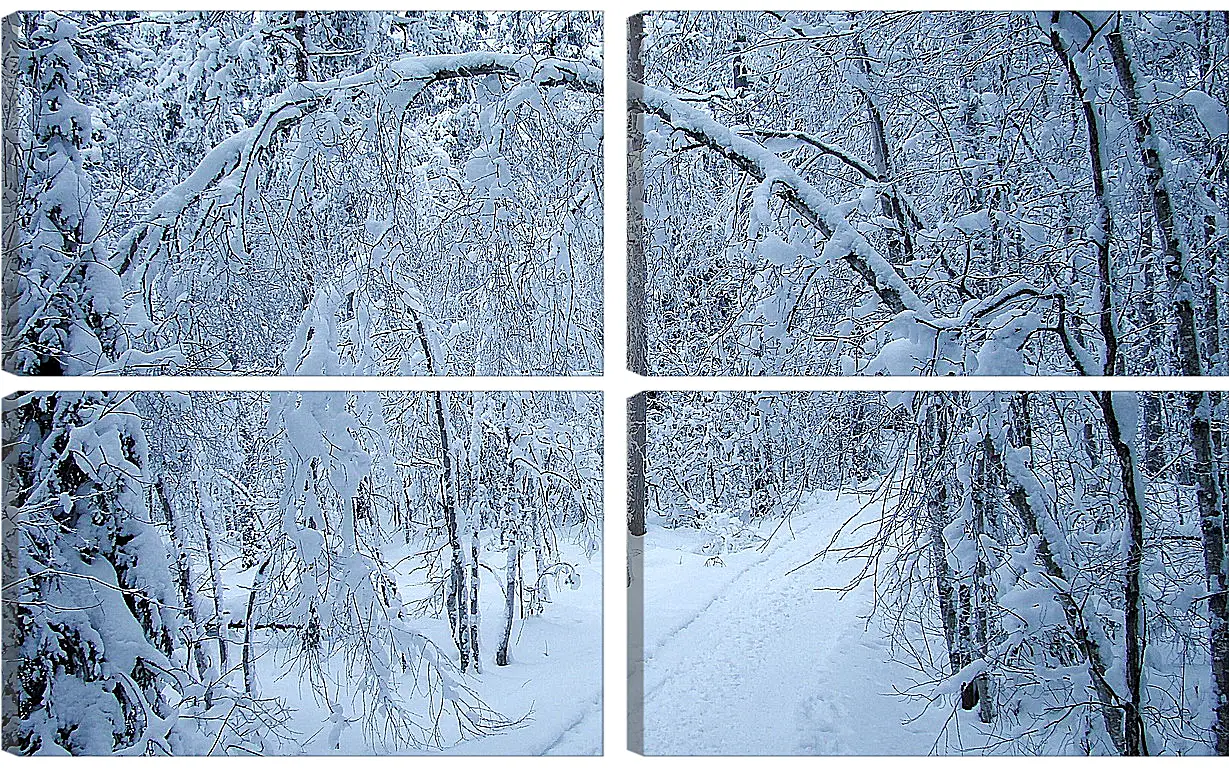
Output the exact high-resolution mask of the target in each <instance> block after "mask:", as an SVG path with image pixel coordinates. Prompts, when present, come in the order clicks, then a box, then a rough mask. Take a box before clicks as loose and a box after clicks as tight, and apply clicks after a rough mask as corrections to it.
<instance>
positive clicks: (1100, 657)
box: [629, 392, 1229, 755]
mask: <svg viewBox="0 0 1229 768" xmlns="http://www.w3.org/2000/svg"><path fill="white" fill-rule="evenodd" d="M1211 395H1212V393H1200V392H1196V393H1186V392H1138V393H1137V392H1114V393H1099V392H993V393H970V392H917V393H887V394H884V393H873V392H870V393H868V392H655V393H650V394H649V397H648V398H647V400H648V438H649V439H648V444H647V457H646V464H647V472H646V474H645V475H644V476H642V477H640V478H639V481H640V483H641V484H642V486H643V490H642V493H643V497H642V498H643V499H644V502H645V506H644V507H643V508H642V509H641V510H639V512H641V513H643V515H644V517H643V518H642V519H639V520H637V519H635V515H636V512H637V510H635V509H633V533H637V532H638V531H637V528H639V531H640V532H641V533H640V535H635V536H633V537H632V543H631V545H630V546H631V550H632V566H633V567H632V570H631V573H630V575H631V580H632V587H633V597H632V598H629V600H630V602H631V603H632V604H637V603H641V604H642V605H643V624H642V625H641V626H634V627H633V629H634V630H635V631H637V632H639V633H641V634H640V636H637V637H634V638H633V639H632V641H631V642H632V646H633V652H632V658H631V659H630V662H631V664H632V672H633V676H632V690H633V695H632V697H631V700H630V702H629V706H630V707H631V709H632V714H631V718H632V720H631V722H632V726H631V728H630V737H629V738H630V741H631V746H632V748H633V749H634V750H636V751H640V752H643V753H645V754H736V755H746V754H1003V753H1006V754H1109V755H1119V754H1125V755H1145V754H1151V755H1158V754H1169V755H1175V754H1226V753H1227V752H1229V696H1227V695H1226V693H1227V691H1229V623H1227V622H1226V571H1227V570H1229V569H1227V567H1226V565H1227V560H1226V556H1225V544H1224V538H1225V529H1224V520H1225V516H1224V514H1223V509H1224V499H1225V495H1226V490H1227V489H1229V456H1227V455H1226V447H1225V437H1226V434H1225V432H1226V422H1225V419H1224V414H1223V410H1218V411H1217V414H1218V415H1217V417H1216V418H1215V419H1214V420H1213V421H1212V432H1211V442H1212V445H1213V446H1214V450H1213V451H1212V453H1211V454H1207V453H1201V452H1200V450H1199V446H1198V445H1192V443H1191V442H1190V441H1189V439H1188V435H1189V431H1188V425H1187V424H1186V423H1185V422H1187V421H1188V420H1189V418H1190V411H1189V408H1188V401H1189V400H1192V399H1193V400H1195V401H1197V402H1198V403H1199V408H1200V409H1202V411H1203V412H1205V413H1206V411H1207V409H1209V403H1210V402H1211V401H1212V397H1211ZM1104 400H1112V401H1113V402H1114V403H1115V404H1116V411H1117V412H1118V413H1131V414H1139V413H1143V412H1147V411H1149V410H1153V409H1154V410H1156V411H1157V412H1158V413H1159V414H1160V421H1161V422H1162V423H1163V424H1164V429H1162V430H1160V431H1156V432H1153V431H1149V430H1148V429H1147V427H1146V423H1145V422H1144V421H1142V420H1140V419H1137V418H1134V419H1133V418H1124V419H1121V420H1118V421H1112V420H1109V419H1107V418H1106V413H1107V411H1106V409H1105V408H1104V406H1103V401H1104ZM635 481H636V479H635V478H633V479H632V482H633V484H634V483H635ZM633 498H635V494H634V493H633ZM1209 504H1211V505H1213V508H1212V509H1209V508H1208V505H1209Z"/></svg>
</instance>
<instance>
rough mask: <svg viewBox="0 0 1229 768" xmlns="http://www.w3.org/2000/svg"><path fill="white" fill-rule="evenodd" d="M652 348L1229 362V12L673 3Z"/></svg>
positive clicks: (836, 362) (636, 295)
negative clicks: (697, 6)
mask: <svg viewBox="0 0 1229 768" xmlns="http://www.w3.org/2000/svg"><path fill="white" fill-rule="evenodd" d="M629 45H630V56H631V60H630V62H629V69H630V77H631V82H630V83H629V106H630V110H631V112H632V115H631V117H630V120H629V125H630V130H631V137H630V147H631V156H630V158H629V175H630V183H629V195H630V200H629V208H630V214H629V240H630V242H631V245H630V247H629V255H628V268H629V275H628V289H629V297H628V313H629V340H630V341H629V343H630V347H629V362H630V365H629V367H630V368H631V369H632V370H633V371H635V372H638V373H642V374H649V373H653V374H660V375H729V376H744V375H760V374H764V375H834V374H844V375H849V374H872V373H887V374H895V375H902V374H904V375H908V374H934V375H946V374H952V373H955V374H982V375H1017V374H1045V375H1049V374H1088V375H1115V374H1136V375H1139V374H1163V375H1183V376H1195V375H1201V374H1220V375H1224V374H1225V373H1226V372H1227V370H1226V367H1225V365H1226V364H1225V356H1224V350H1226V348H1229V338H1227V334H1229V323H1225V322H1224V321H1223V319H1222V318H1224V317H1225V312H1226V310H1227V309H1229V308H1227V307H1226V306H1225V302H1226V298H1225V294H1226V290H1227V288H1229V284H1227V279H1229V278H1227V275H1229V268H1227V267H1226V259H1225V255H1224V254H1225V252H1226V245H1225V244H1226V237H1227V235H1229V223H1227V222H1229V192H1227V191H1226V190H1227V189H1229V153H1227V151H1226V150H1227V145H1229V139H1227V138H1226V104H1227V103H1229V63H1227V62H1229V14H1226V13H1224V12H1221V11H1212V12H1205V11H1198V12H1195V11H1192V12H1180V13H1152V12H1149V13H1135V12H1130V13H1128V12H1121V13H1119V12H1096V13H1076V12H1053V13H1051V12H1038V13H1005V12H973V11H961V12H953V13H934V12H922V11H907V12H883V11H857V12H787V13H775V12H758V11H755V12H752V11H747V12H652V13H646V14H641V15H639V16H635V17H632V19H631V26H630V36H629Z"/></svg>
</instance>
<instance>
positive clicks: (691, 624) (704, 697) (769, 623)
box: [644, 492, 951, 755]
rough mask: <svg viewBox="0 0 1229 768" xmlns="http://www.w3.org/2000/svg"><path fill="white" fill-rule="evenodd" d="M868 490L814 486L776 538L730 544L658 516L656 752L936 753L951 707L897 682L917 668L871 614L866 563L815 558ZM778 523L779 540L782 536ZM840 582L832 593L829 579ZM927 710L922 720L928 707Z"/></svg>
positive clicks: (649, 738)
mask: <svg viewBox="0 0 1229 768" xmlns="http://www.w3.org/2000/svg"><path fill="white" fill-rule="evenodd" d="M862 501H863V498H861V497H859V496H857V495H855V494H851V493H848V492H846V493H843V494H841V495H840V496H837V495H836V494H816V495H815V496H814V497H812V498H811V499H810V500H809V501H804V503H803V504H802V506H801V508H800V510H799V511H798V512H796V513H795V514H794V515H793V516H792V518H791V519H789V520H788V521H786V523H785V524H784V525H782V526H781V527H780V528H779V529H777V530H776V531H775V533H773V528H775V527H776V522H777V521H772V522H771V524H765V526H764V527H763V528H762V529H760V530H758V531H757V532H758V534H759V535H760V536H762V537H764V538H767V539H768V542H767V544H766V545H765V546H763V547H762V548H761V547H757V546H752V547H750V548H748V549H744V550H742V551H738V552H729V553H725V554H722V555H720V559H721V561H722V562H723V563H724V565H718V564H709V565H706V562H707V561H709V558H710V556H711V554H710V553H708V552H704V551H702V550H703V549H704V546H705V543H706V542H707V541H708V540H709V539H710V538H711V535H710V534H707V533H705V532H704V531H701V530H697V529H694V528H686V529H683V528H678V529H666V528H661V527H657V526H651V527H650V528H649V531H648V534H647V536H646V537H645V551H644V583H645V596H644V600H645V626H644V648H645V652H644V659H645V679H644V691H645V694H644V707H645V710H644V723H645V734H644V747H645V753H646V754H650V755H655V754H656V755H661V754H670V755H711V754H724V755H808V754H926V753H928V752H930V751H931V749H932V746H933V745H934V743H935V737H936V734H938V733H940V732H941V731H942V729H943V723H944V721H945V720H946V719H947V718H948V717H949V716H950V715H951V710H950V707H947V706H946V705H935V706H931V707H930V708H929V709H925V711H924V712H923V710H924V706H923V705H924V704H925V702H921V703H919V702H918V701H916V700H910V699H907V698H906V697H904V696H901V695H899V694H897V693H895V692H894V688H895V689H905V688H909V687H910V686H911V685H912V682H911V680H910V670H909V669H907V668H906V667H904V666H903V665H899V664H893V663H892V662H890V661H889V660H888V639H887V638H886V637H885V634H884V632H883V630H882V628H881V627H880V625H879V623H878V622H876V621H874V620H872V621H870V622H868V621H867V619H866V617H867V615H868V614H869V613H870V611H871V601H872V590H871V585H870V584H869V583H864V584H862V585H860V586H858V587H857V588H855V589H854V590H853V591H852V592H850V593H849V594H846V595H844V596H842V593H841V592H839V591H830V590H831V588H839V587H843V586H844V585H846V584H847V583H848V582H849V581H850V579H851V578H853V577H854V576H855V575H856V573H857V571H858V566H859V564H858V563H856V562H850V561H846V562H840V560H839V557H838V556H837V555H830V556H828V557H825V558H823V559H820V560H816V561H815V562H813V563H811V564H810V565H807V566H806V567H805V568H803V569H801V570H799V571H797V572H795V573H792V574H790V573H789V572H790V571H793V570H794V569H796V568H798V567H799V566H800V565H802V564H804V563H806V562H807V561H809V560H811V559H812V558H813V557H814V556H815V554H816V553H817V552H818V551H820V550H821V549H823V548H824V547H825V546H826V545H827V544H828V542H829V541H830V539H831V537H832V534H833V533H834V531H836V530H837V528H838V527H839V526H840V525H841V524H842V523H844V522H845V521H846V520H847V519H849V518H850V517H851V516H854V515H856V514H858V511H859V508H860V507H861V504H862ZM770 534H771V537H770ZM819 587H825V588H829V589H827V590H821V589H817V588H819ZM919 715H920V717H919Z"/></svg>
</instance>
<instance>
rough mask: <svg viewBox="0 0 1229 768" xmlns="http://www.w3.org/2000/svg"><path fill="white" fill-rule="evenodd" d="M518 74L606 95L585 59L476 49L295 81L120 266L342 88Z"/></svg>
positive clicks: (156, 219) (225, 198) (239, 183)
mask: <svg viewBox="0 0 1229 768" xmlns="http://www.w3.org/2000/svg"><path fill="white" fill-rule="evenodd" d="M486 75H504V76H515V77H519V78H522V79H524V80H527V81H530V82H533V83H535V84H536V85H539V86H544V87H552V86H565V87H568V88H572V89H574V90H577V91H580V92H584V93H590V94H595V95H601V93H602V73H601V70H599V69H597V68H596V67H592V66H590V65H588V64H585V63H584V62H580V61H571V60H567V59H556V58H534V57H531V56H518V55H514V54H504V53H492V52H484V51H477V52H472V53H461V54H449V55H435V56H407V57H404V58H401V59H398V60H396V61H394V62H392V63H391V64H387V65H380V66H375V67H371V68H369V69H367V70H364V71H362V72H359V73H357V74H354V75H349V76H347V77H341V78H336V79H333V80H328V81H324V82H319V83H296V84H295V85H292V86H291V87H290V88H287V89H286V90H285V91H283V92H282V93H281V94H280V95H278V96H276V97H274V98H273V99H272V100H271V101H270V104H269V106H268V107H266V108H265V110H264V112H263V113H262V114H261V117H260V119H259V120H258V121H257V122H256V124H255V125H253V126H251V127H249V128H245V129H244V130H242V131H239V132H238V133H236V134H234V135H233V136H231V137H230V138H228V139H225V140H224V141H222V142H221V143H219V144H218V145H216V146H215V147H214V148H213V149H212V150H210V152H209V153H208V154H207V155H206V156H205V158H204V159H203V160H202V161H201V162H200V163H199V164H198V165H197V167H196V168H195V169H194V170H193V171H192V172H191V173H190V174H189V176H188V178H186V179H185V180H184V181H182V182H180V183H179V184H176V185H175V186H173V187H171V188H170V189H168V190H167V191H166V192H164V193H163V194H162V195H161V196H160V197H159V198H158V199H157V201H155V202H154V204H153V205H152V206H151V207H150V210H149V211H148V212H147V213H146V214H145V215H144V216H142V217H141V222H140V223H139V224H137V225H135V226H133V227H132V228H131V229H129V230H128V232H127V234H125V235H124V236H123V237H122V238H121V239H120V241H119V244H118V246H117V248H116V254H117V257H116V258H117V260H118V262H119V263H118V264H117V271H118V272H119V273H120V274H121V275H122V274H123V273H124V272H126V271H127V270H129V269H131V267H132V266H133V265H134V263H138V262H141V261H144V260H146V259H149V258H151V257H153V256H154V254H155V251H156V249H157V248H158V246H159V243H160V242H161V240H162V238H163V237H164V236H165V234H166V232H167V230H168V229H170V228H171V226H173V223H174V222H175V220H176V219H177V218H178V217H179V216H180V215H181V214H182V213H183V211H184V210H185V209H187V208H188V207H189V206H191V205H193V204H194V203H196V202H199V201H201V200H203V199H205V198H206V197H207V195H208V193H209V192H211V191H215V190H216V195H217V203H218V204H220V205H229V204H231V203H233V202H234V200H235V198H236V197H238V196H239V195H241V194H242V192H243V190H245V189H246V188H247V182H248V180H249V179H248V174H249V173H250V171H251V167H252V164H253V161H254V160H255V158H256V156H257V155H258V153H259V152H261V151H262V150H264V149H266V148H267V147H268V145H269V142H270V141H271V140H272V139H273V137H274V136H275V135H276V134H278V133H279V132H280V131H282V130H285V129H287V128H289V127H290V126H292V125H293V124H295V123H297V122H299V121H301V120H302V119H303V118H304V117H305V116H306V115H307V114H309V113H311V112H312V111H313V110H315V109H318V108H320V107H321V106H322V105H323V104H324V103H326V100H327V99H329V98H331V97H334V96H336V95H337V94H340V93H343V92H353V93H358V92H364V91H367V92H370V91H378V92H379V94H380V95H381V96H383V97H385V98H388V97H390V96H393V95H396V96H397V97H398V98H399V100H400V101H401V103H409V102H410V101H412V100H413V99H414V98H416V97H417V96H418V94H420V93H421V92H422V91H423V90H425V89H426V88H427V87H429V86H430V85H432V84H434V83H439V82H445V81H448V80H456V79H465V78H473V77H483V76H486Z"/></svg>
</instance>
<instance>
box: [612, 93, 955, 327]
mask: <svg viewBox="0 0 1229 768" xmlns="http://www.w3.org/2000/svg"><path fill="white" fill-rule="evenodd" d="M628 90H629V95H630V97H631V99H632V100H633V102H635V103H638V104H639V105H640V107H641V108H642V109H643V110H644V111H646V112H649V113H652V114H654V115H656V116H657V117H659V118H661V119H662V120H664V121H665V122H667V123H669V124H670V125H671V126H673V127H674V128H675V129H676V130H679V131H683V132H684V133H687V134H688V135H690V136H692V137H693V138H695V139H696V140H698V141H701V142H703V143H704V144H706V145H708V146H709V147H711V148H713V149H714V150H716V151H717V152H719V153H720V154H722V155H724V156H725V157H727V158H729V159H730V160H731V161H732V162H733V163H734V164H735V165H738V166H739V167H740V168H742V169H743V170H744V171H747V172H748V173H750V174H752V175H754V176H756V177H758V178H760V179H762V180H764V181H765V182H772V183H774V184H780V185H781V186H783V187H785V189H786V190H787V193H786V197H787V200H788V201H789V202H790V203H791V205H792V206H793V207H794V208H795V209H797V210H798V211H799V213H800V214H802V215H803V216H805V217H806V218H808V219H809V220H811V221H812V223H814V224H815V225H816V226H817V227H818V228H819V229H820V230H821V231H822V232H823V234H824V236H825V237H827V238H828V239H829V242H830V243H838V244H839V246H838V247H836V248H835V249H829V248H828V247H825V249H824V257H825V258H831V257H839V258H843V259H845V260H846V261H847V262H848V263H849V264H850V265H851V266H853V268H854V269H855V270H857V271H858V272H859V274H861V275H862V276H863V277H864V278H865V279H866V280H867V281H868V282H869V283H870V285H871V287H872V288H873V289H874V290H875V292H876V293H877V294H878V295H879V297H880V300H881V301H882V302H883V304H885V305H886V306H887V307H888V308H889V309H890V310H892V311H894V312H900V311H902V310H906V309H908V310H912V311H913V312H915V313H917V315H918V316H919V317H920V318H925V319H929V318H931V315H932V313H931V308H930V307H929V305H927V303H926V302H924V301H923V300H922V299H921V298H920V297H919V296H918V295H917V294H916V293H914V291H913V289H912V288H910V287H909V285H908V284H907V283H906V282H905V281H904V279H903V278H902V277H901V276H900V275H899V274H898V273H897V272H896V270H895V269H894V268H893V267H892V265H891V263H889V262H888V260H887V259H886V258H884V256H883V255H882V254H881V253H879V251H878V250H876V248H875V247H874V246H873V245H871V244H870V242H868V241H867V239H866V238H865V237H864V236H863V235H862V234H861V233H860V232H858V231H857V230H856V229H854V228H853V226H851V225H850V223H849V222H848V221H847V220H846V219H845V216H844V215H843V214H842V213H841V211H840V209H839V208H838V207H837V206H836V205H835V204H834V203H833V202H832V201H831V200H829V199H828V197H827V196H826V195H824V194H823V193H822V192H820V191H819V190H818V189H816V188H815V187H814V186H813V185H811V184H810V183H809V182H807V181H806V179H804V178H802V176H801V175H799V174H798V172H797V171H795V170H794V169H793V168H791V167H790V166H789V165H788V164H787V163H786V162H785V161H783V160H782V159H781V158H780V157H778V156H777V155H776V154H774V153H773V152H771V151H769V150H768V149H766V148H765V147H764V146H763V145H762V144H759V143H757V142H755V141H752V140H751V139H748V138H746V137H743V136H739V135H738V134H736V133H735V132H734V131H733V130H731V129H730V128H728V127H726V126H724V125H722V124H721V123H719V122H717V121H716V120H715V119H713V117H712V116H711V115H709V114H707V113H705V112H703V111H701V110H699V109H696V108H695V107H690V106H687V105H686V104H683V103H682V102H680V101H679V100H677V99H675V98H673V97H672V96H670V95H668V94H667V93H665V92H664V91H660V90H658V89H656V88H651V87H649V86H644V85H641V84H639V83H632V84H631V86H630V87H629V89H628Z"/></svg>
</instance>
